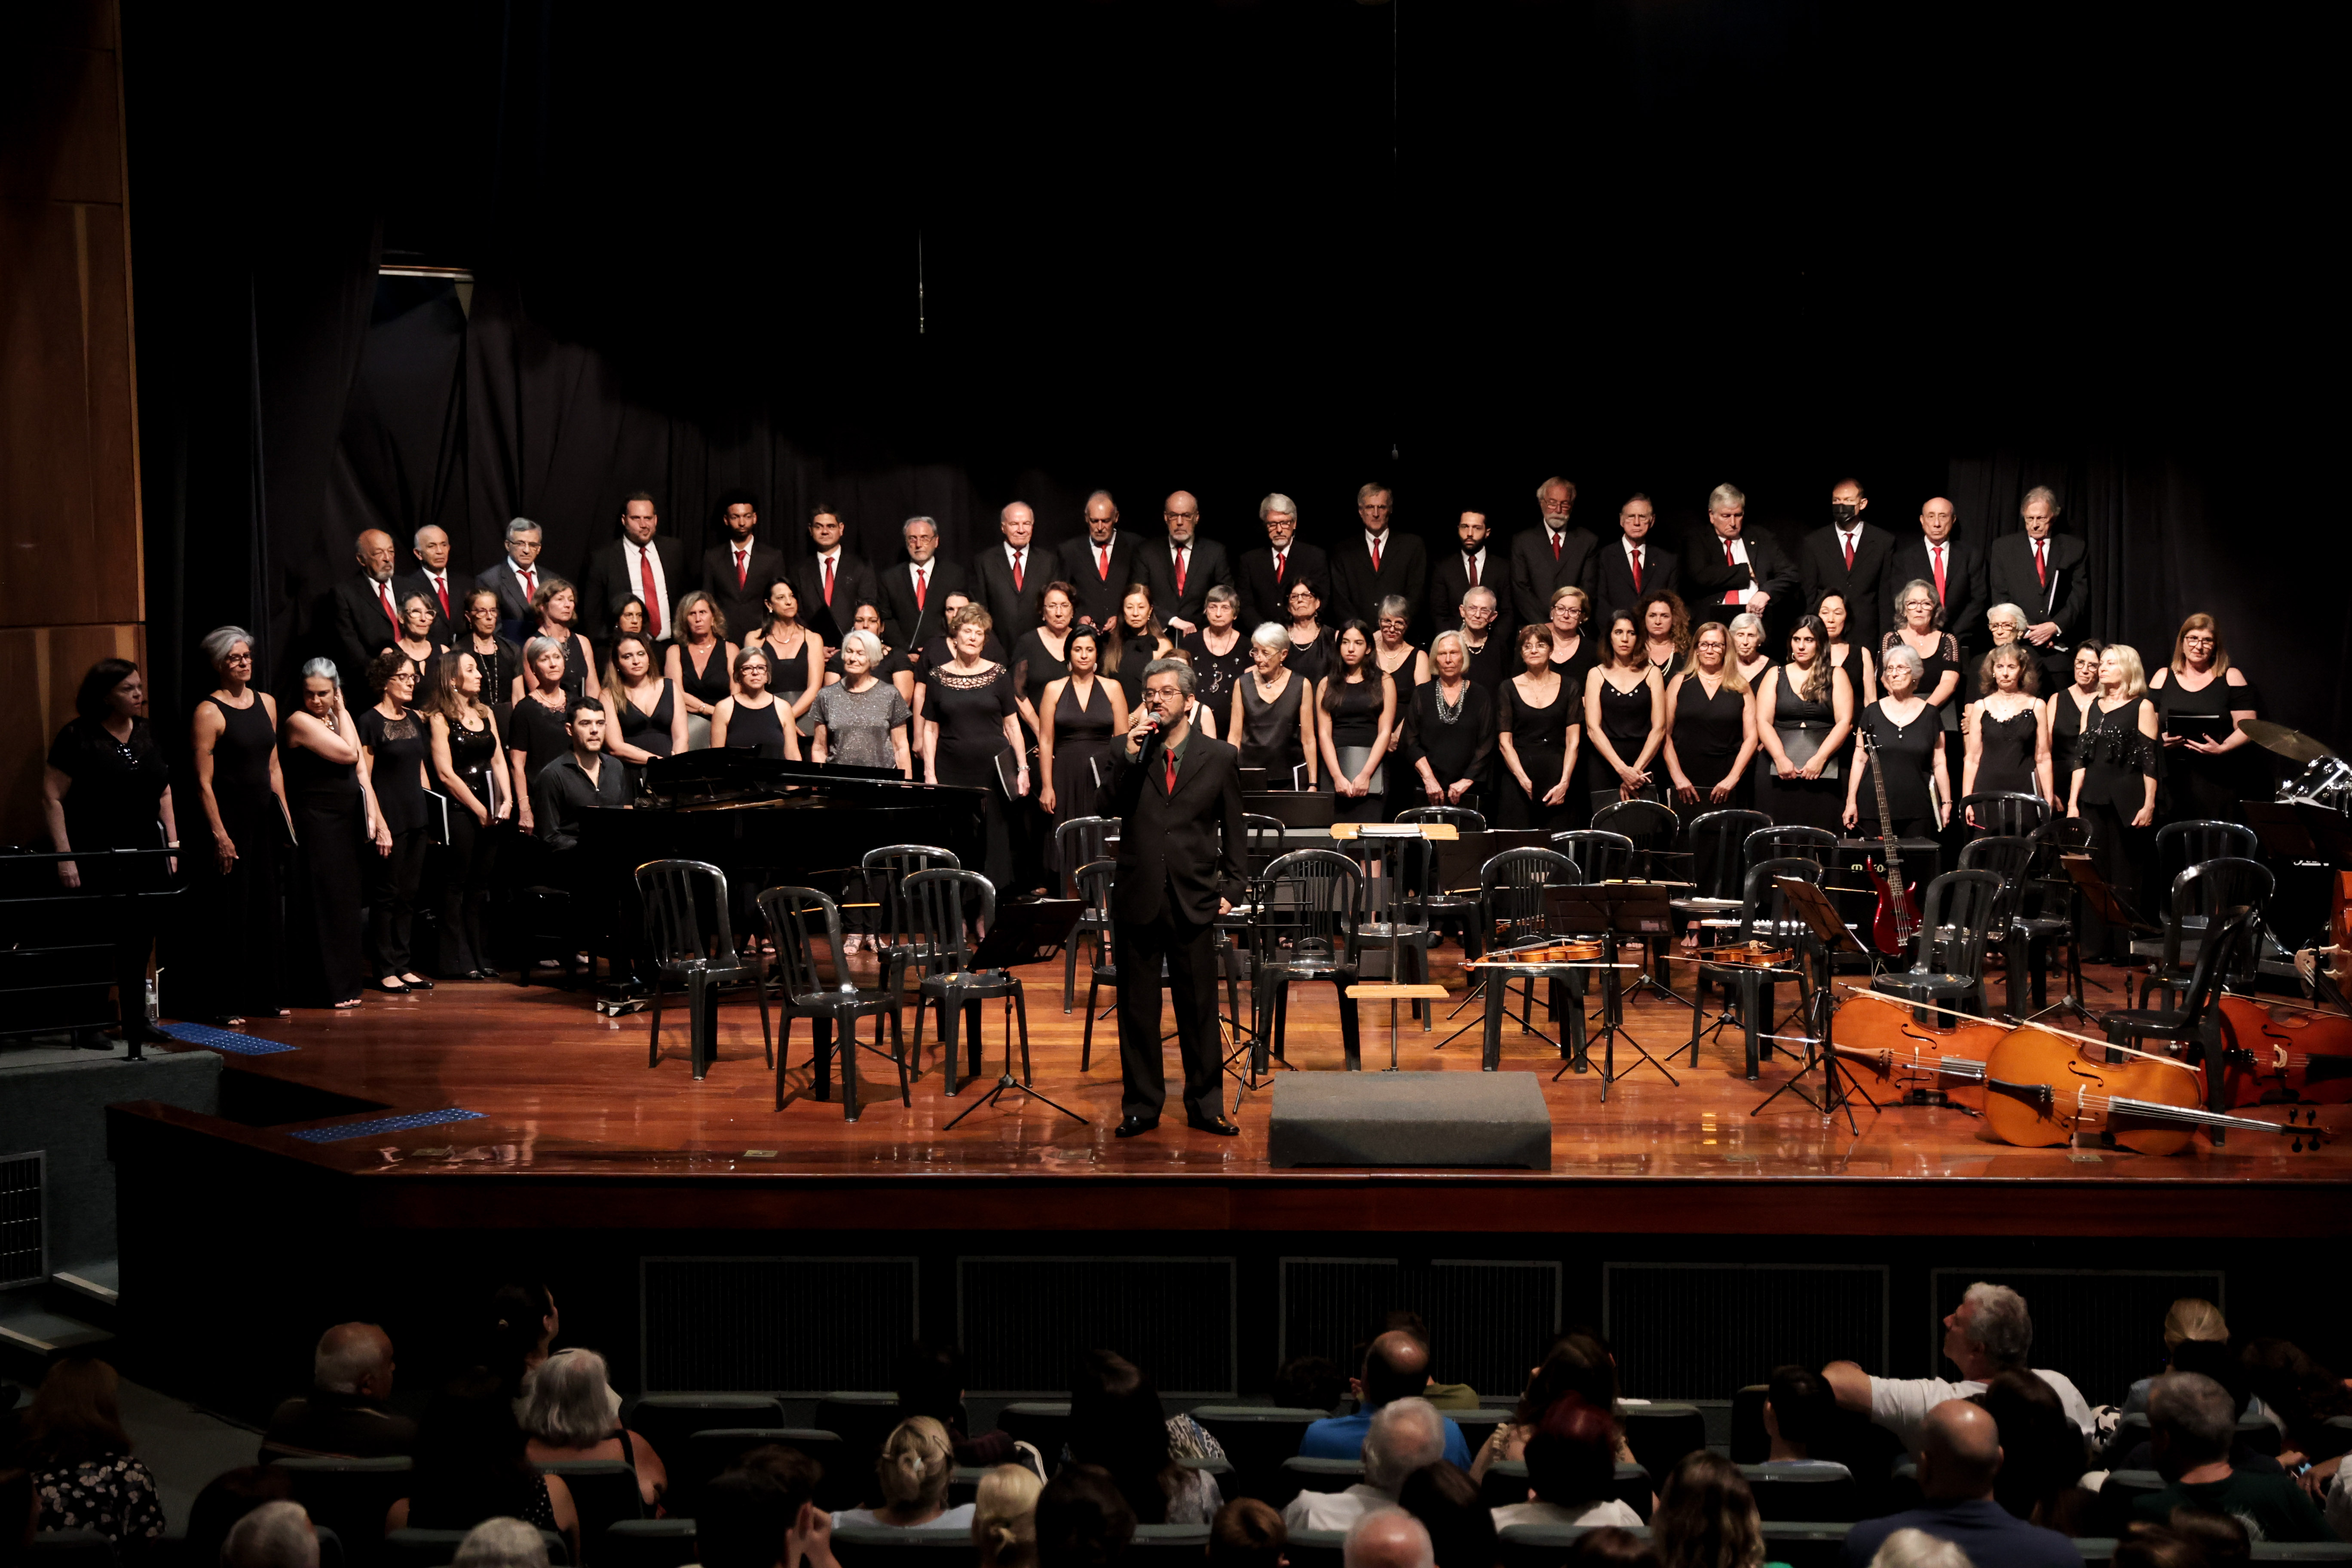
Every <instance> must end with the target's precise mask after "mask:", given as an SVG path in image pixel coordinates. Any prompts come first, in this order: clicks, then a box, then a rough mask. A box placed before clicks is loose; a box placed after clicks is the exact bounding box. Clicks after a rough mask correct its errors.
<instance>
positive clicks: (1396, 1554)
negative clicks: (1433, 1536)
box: [1339, 1509, 1437, 1568]
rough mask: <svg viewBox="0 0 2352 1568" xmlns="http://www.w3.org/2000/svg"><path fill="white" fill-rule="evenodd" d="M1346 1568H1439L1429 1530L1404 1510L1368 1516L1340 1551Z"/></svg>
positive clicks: (1390, 1510) (1357, 1523)
mask: <svg viewBox="0 0 2352 1568" xmlns="http://www.w3.org/2000/svg"><path fill="white" fill-rule="evenodd" d="M1339 1560H1340V1562H1341V1563H1342V1564H1343V1565H1344V1568H1437V1549H1436V1548H1435V1547H1434V1546H1433V1545H1431V1544H1430V1540H1429V1529H1428V1527H1427V1526H1425V1525H1423V1523H1422V1522H1421V1521H1419V1520H1417V1519H1415V1518H1413V1517H1412V1515H1411V1514H1409V1513H1407V1512H1405V1511H1404V1510H1402V1509H1388V1510H1383V1511H1381V1512H1380V1513H1370V1514H1366V1515H1365V1516H1364V1517H1363V1518H1362V1519H1360V1520H1359V1521H1356V1527H1355V1528H1354V1529H1353V1530H1350V1531H1348V1542H1347V1544H1346V1545H1345V1546H1343V1547H1342V1548H1340V1557H1339Z"/></svg>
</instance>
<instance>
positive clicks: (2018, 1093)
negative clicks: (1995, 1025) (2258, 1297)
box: [1984, 1024, 2328, 1154]
mask: <svg viewBox="0 0 2352 1568" xmlns="http://www.w3.org/2000/svg"><path fill="white" fill-rule="evenodd" d="M2198 1076H2199V1075H2198V1074H2197V1072H2196V1070H2195V1069H2194V1068H2190V1067H2189V1065H2188V1064H2187V1063H2185V1062H2175V1061H2170V1060H2166V1059H2163V1058H2152V1057H2147V1056H2144V1055H2135V1056H2133V1057H2132V1058H2129V1059H2127V1060H2125V1061H2121V1062H2103V1061H2095V1060H2094V1059H2092V1058H2091V1056H2090V1055H2089V1053H2087V1052H2085V1051H2083V1050H2080V1049H2077V1048H2076V1047H2075V1045H2074V1042H2072V1041H2070V1040H2068V1039H2066V1038H2065V1037H2062V1036H2059V1035H2056V1034H2053V1033H2052V1032H2051V1031H2049V1030H2047V1029H2043V1028H2038V1027H2036V1026H2032V1025H2031V1024H2029V1025H2026V1026H2023V1027H2021V1028H2017V1029H2012V1030H2011V1031H2010V1032H2009V1033H2008V1035H2007V1036H2005V1037H2003V1038H2002V1039H2001V1040H2000V1042H1999V1043H1998V1044H1996V1045H1995V1046H1994V1047H1993V1048H1992V1051H1991V1053H1990V1055H1989V1056H1988V1057H1987V1058H1985V1113H1984V1114H1985V1125H1986V1126H1987V1127H1988V1128H1989V1129H1990V1131H1991V1132H1992V1135H1993V1136H1994V1137H1996V1138H1998V1139H2000V1141H2001V1142H2004V1143H2014V1144H2016V1145H2017V1146H2018V1147H2019V1148H2021V1149H2049V1148H2055V1147H2057V1146H2059V1145H2061V1144H2064V1143H2071V1142H2074V1138H2075V1136H2076V1135H2077V1134H2078V1133H2083V1132H2105V1133H2108V1134H2109V1135H2111V1136H2112V1137H2113V1138H2114V1139H2115V1142H2116V1146H2117V1147H2118V1148H2123V1149H2129V1150H2132V1151H2134V1152H2137V1153H2141V1154H2177V1153H2179V1152H2180V1151H2181V1150H2183V1149H2185V1148H2187V1147H2188V1146H2189V1141H2190V1139H2191V1138H2193V1137H2194V1136H2195V1134H2196V1130H2197V1129H2198V1128H2200V1127H2202V1128H2204V1129H2206V1130H2207V1131H2244V1132H2269V1133H2275V1134H2277V1135H2279V1136H2281V1137H2289V1138H2293V1139H2294V1148H2295V1151H2296V1152H2302V1150H2303V1148H2304V1146H2305V1140H2308V1141H2309V1143H2310V1147H2311V1148H2313V1149H2314V1150H2316V1149H2317V1148H2318V1147H2319V1146H2320V1145H2321V1144H2322V1143H2323V1142H2326V1139H2327V1136H2328V1135H2327V1133H2326V1131H2325V1130H2324V1129H2322V1128H2321V1127H2319V1126H2318V1124H2317V1122H2318V1117H2319V1112H2318V1111H2317V1110H2313V1111H2311V1112H2310V1113H2309V1115H2310V1118H2311V1120H2310V1121H2308V1122H2306V1123H2304V1124H2298V1123H2297V1122H2296V1121H2295V1120H2294V1114H2295V1113H2294V1110H2289V1111H2288V1112H2287V1120H2286V1121H2285V1122H2284V1123H2280V1122H2275V1121H2256V1120H2254V1119H2253V1118H2252V1117H2248V1116H2225V1115H2223V1114H2221V1113H2220V1112H2218V1111H2211V1110H2200V1109H2199V1107H2198V1100H2199V1094H2198V1087H2199V1085H2198Z"/></svg>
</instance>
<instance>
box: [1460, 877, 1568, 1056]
mask: <svg viewBox="0 0 2352 1568" xmlns="http://www.w3.org/2000/svg"><path fill="white" fill-rule="evenodd" d="M1583 880H1584V872H1583V869H1582V868H1580V867H1579V866H1578V865H1577V863H1576V862H1575V861H1574V860H1571V859H1570V858H1568V857H1567V856H1565V855H1563V854H1561V853H1560V852H1559V850H1557V849H1536V848H1527V849H1506V850H1504V851H1503V852H1502V853H1501V854H1499V855H1494V856H1490V857H1488V858H1487V860H1486V864H1485V865H1483V866H1481V867H1479V868H1478V902H1479V906H1480V910H1481V918H1482V921H1483V924H1484V928H1485V931H1486V937H1487V948H1486V957H1487V958H1488V959H1489V960H1490V961H1494V960H1500V959H1502V958H1503V957H1504V950H1506V949H1507V948H1510V947H1514V946H1517V945H1518V944H1519V943H1522V942H1540V941H1543V940H1544V939H1545V938H1546V937H1548V936H1549V925H1548V921H1547V919H1546V913H1545V910H1544V890H1545V889H1548V888H1559V887H1572V886H1575V885H1577V884H1579V883H1580V882H1582V881H1583ZM1538 973H1541V974H1542V976H1543V978H1544V979H1546V980H1548V981H1549V982H1550V984H1549V987H1548V989H1549V992H1550V998H1549V999H1550V1003H1551V1017H1552V1022H1553V1024H1554V1025H1555V1026H1558V1025H1559V1022H1560V1020H1561V1019H1563V1018H1564V1019H1566V1020H1567V1029H1566V1035H1567V1038H1566V1039H1565V1040H1554V1041H1552V1042H1551V1043H1552V1045H1553V1046H1554V1047H1556V1048H1557V1049H1558V1050H1559V1053H1560V1055H1561V1056H1562V1057H1563V1058H1566V1059H1567V1061H1568V1063H1569V1065H1570V1066H1571V1067H1573V1068H1575V1069H1576V1070H1577V1071H1579V1072H1582V1071H1584V1070H1585V1068H1586V1062H1585V1037H1584V984H1583V981H1582V978H1581V973H1582V972H1581V971H1577V970H1570V971H1568V972H1567V973H1561V972H1560V971H1559V970H1556V969H1555V970H1549V971H1540V972H1539V971H1535V970H1528V971H1526V972H1524V973H1521V974H1518V975H1514V974H1513V973H1512V972H1511V971H1510V970H1508V969H1487V970H1483V971H1481V972H1480V975H1479V982H1478V983H1479V984H1480V985H1482V986H1484V987H1485V988H1486V1039H1485V1047H1486V1048H1485V1051H1484V1053H1483V1054H1482V1056H1481V1058H1480V1063H1481V1065H1482V1066H1483V1067H1484V1068H1486V1070H1487V1071H1489V1072H1494V1071H1497V1070H1499V1069H1500V1068H1501V1066H1502V1053H1503V1017H1504V1015H1505V1014H1507V1012H1508V1011H1509V1010H1510V994H1511V982H1512V980H1514V979H1524V980H1525V981H1526V982H1527V999H1526V1004H1525V1010H1524V1011H1523V1012H1521V1013H1520V1014H1519V1015H1518V1018H1519V1031H1520V1033H1522V1034H1537V1033H1539V1031H1538V1030H1537V1029H1536V1027H1535V1024H1534V1016H1535V1008H1536V978H1537V975H1538ZM1545 1038H1547V1039H1549V1036H1546V1037H1545Z"/></svg>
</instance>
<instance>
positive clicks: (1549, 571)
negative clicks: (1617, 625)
mask: <svg viewBox="0 0 2352 1568" xmlns="http://www.w3.org/2000/svg"><path fill="white" fill-rule="evenodd" d="M1536 502H1537V504H1538V505H1539V506H1541V507H1542V508H1543V524H1542V526H1541V527H1539V528H1530V529H1528V530H1526V531H1523V532H1521V533H1520V534H1519V536H1518V537H1517V538H1516V539H1514V540H1512V541H1511V613H1512V614H1513V615H1514V616H1517V617H1518V624H1519V625H1520V626H1542V625H1543V624H1544V623H1546V622H1547V621H1549V620H1550V619H1551V596H1552V595H1554V594H1556V593H1558V592H1559V590H1561V589H1562V588H1569V587H1576V588H1581V589H1583V590H1584V591H1585V592H1586V593H1587V594H1590V593H1591V592H1592V590H1593V586H1594V573H1595V571H1596V570H1597V568H1596V567H1595V564H1594V563H1593V556H1594V555H1595V554H1596V553H1598V552H1599V549H1600V541H1599V540H1597V539H1595V538H1593V537H1592V531H1591V529H1589V528H1579V527H1577V526H1576V525H1575V523H1574V522H1573V521H1572V519H1573V518H1574V517H1575V515H1576V487H1575V486H1574V485H1572V484H1570V483H1569V482H1568V481H1567V480H1566V479H1561V478H1560V477H1559V475H1557V474H1554V475H1553V476H1552V477H1551V478H1550V479H1546V480H1545V481H1544V482H1543V483H1542V484H1540V485H1538V486H1537V487H1536Z"/></svg>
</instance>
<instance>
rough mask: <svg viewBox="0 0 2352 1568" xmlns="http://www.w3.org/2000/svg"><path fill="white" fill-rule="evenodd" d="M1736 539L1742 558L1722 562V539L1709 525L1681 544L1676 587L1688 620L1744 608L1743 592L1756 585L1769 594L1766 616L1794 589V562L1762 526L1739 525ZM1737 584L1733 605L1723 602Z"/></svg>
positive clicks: (1717, 617) (1727, 615) (1721, 617)
mask: <svg viewBox="0 0 2352 1568" xmlns="http://www.w3.org/2000/svg"><path fill="white" fill-rule="evenodd" d="M1739 542H1740V543H1741V544H1742V545H1744V546H1745V547H1746V552H1747V555H1748V563H1747V564H1746V565H1745V566H1741V565H1738V564H1737V563H1734V564H1732V565H1726V564H1725V563H1724V560H1723V541H1722V540H1721V539H1719V538H1717V535H1716V532H1715V531H1714V530H1713V529H1711V528H1710V529H1708V530H1706V531H1705V532H1703V533H1696V534H1693V535H1692V536H1691V537H1690V538H1689V539H1688V540H1687V541H1685V542H1684V544H1683V569H1682V579H1683V583H1684V586H1683V587H1682V588H1681V589H1680V590H1679V592H1680V593H1681V594H1682V595H1683V599H1684V602H1685V603H1686V604H1688V605H1690V613H1691V620H1692V622H1693V623H1694V624H1700V623H1704V622H1706V621H1726V622H1727V621H1729V620H1730V619H1731V617H1732V616H1736V615H1738V614H1740V613H1741V611H1743V610H1745V609H1746V608H1747V598H1748V595H1749V594H1752V593H1754V592H1755V591H1756V590H1757V589H1759V588H1761V589H1763V590H1764V592H1766V593H1767V594H1769V595H1772V604H1771V605H1768V606H1766V613H1767V614H1768V615H1769V614H1772V613H1773V612H1775V611H1777V610H1778V609H1779V608H1780V605H1784V604H1786V603H1788V601H1789V599H1790V597H1791V596H1792V595H1794V594H1795V593H1796V591H1797V584H1798V579H1797V563H1795V562H1793V561H1791V560H1790V559H1789V557H1788V553H1787V552H1785V551H1783V550H1782V549H1781V548H1780V542H1779V541H1777V540H1775V539H1774V538H1773V537H1772V536H1771V535H1770V534H1769V533H1766V532H1764V531H1762V530H1760V529H1759V530H1754V531H1749V530H1745V529H1743V530H1741V531H1740V535H1739ZM1729 589H1738V592H1739V595H1740V604H1739V605H1738V607H1737V608H1735V607H1733V606H1732V605H1727V604H1725V603H1724V602H1723V595H1724V594H1725V592H1726V591H1727V590H1729Z"/></svg>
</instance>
